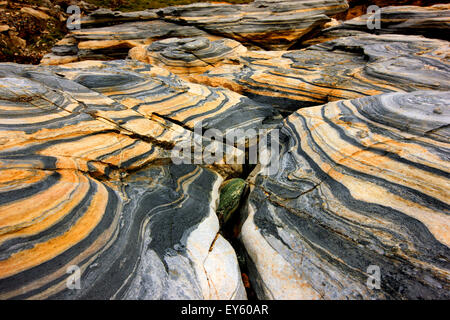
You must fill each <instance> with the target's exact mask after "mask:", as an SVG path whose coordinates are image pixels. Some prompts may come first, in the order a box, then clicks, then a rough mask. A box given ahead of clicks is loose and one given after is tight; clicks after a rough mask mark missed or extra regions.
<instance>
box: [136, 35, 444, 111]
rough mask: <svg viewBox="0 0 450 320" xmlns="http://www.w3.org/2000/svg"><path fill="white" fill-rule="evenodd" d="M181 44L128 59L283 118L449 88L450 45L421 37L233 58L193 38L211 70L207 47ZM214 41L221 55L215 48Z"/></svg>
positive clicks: (343, 41)
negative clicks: (341, 103)
mask: <svg viewBox="0 0 450 320" xmlns="http://www.w3.org/2000/svg"><path fill="white" fill-rule="evenodd" d="M180 41H181V42H183V41H187V40H176V39H174V40H170V41H169V40H166V41H163V43H162V44H160V43H161V42H155V43H154V44H153V45H151V46H144V47H140V48H134V49H133V51H132V52H131V57H132V58H135V59H139V60H142V61H149V62H151V63H154V64H157V65H159V66H161V67H165V68H167V69H169V70H171V71H173V72H176V73H177V74H179V75H180V76H182V77H183V78H185V79H186V80H188V81H191V82H196V83H202V84H207V85H211V86H217V87H225V88H229V89H231V90H233V91H236V92H238V93H240V94H243V95H246V96H248V97H250V98H251V99H252V100H255V101H259V102H262V103H270V104H272V105H273V106H274V107H276V108H277V109H278V110H279V111H280V112H282V113H284V114H290V113H292V112H294V111H295V110H297V109H299V108H301V107H309V106H314V105H319V104H322V103H326V102H329V101H336V100H344V99H354V98H358V97H361V96H371V95H376V94H381V93H384V92H393V91H413V90H423V89H433V90H448V89H449V88H450V78H449V76H448V70H449V66H448V62H447V60H446V56H447V55H448V52H449V46H448V42H447V41H443V40H435V39H427V38H424V37H422V36H406V35H379V36H377V35H369V34H367V35H360V36H351V37H344V38H339V39H335V40H331V41H328V42H325V43H322V44H318V45H314V46H311V47H309V48H307V49H304V50H291V51H251V50H247V51H245V50H240V49H239V51H232V50H231V49H229V50H230V52H231V53H230V55H229V56H227V55H222V54H220V53H221V52H222V51H226V50H227V48H229V47H230V46H231V45H228V46H227V45H225V44H224V43H223V42H220V41H215V42H208V41H207V40H206V39H204V38H195V40H192V41H195V42H201V41H202V42H203V43H208V46H207V48H208V49H206V51H205V53H207V54H209V55H210V57H209V58H210V59H211V60H210V61H211V63H212V64H213V66H207V63H205V61H207V60H204V59H200V58H199V57H201V56H199V57H196V56H197V54H201V53H202V50H203V49H198V50H195V51H191V52H186V51H185V50H183V49H182V47H183V44H180ZM214 43H217V45H216V46H215V47H216V50H212V49H213V48H214ZM219 44H221V45H219ZM232 47H234V46H232ZM159 48H162V51H161V50H159ZM210 48H211V50H210ZM238 48H239V47H238ZM152 50H154V51H152ZM197 51H198V53H197ZM164 54H165V56H164V58H162V57H161V56H162V55H164ZM192 66H198V68H195V67H192Z"/></svg>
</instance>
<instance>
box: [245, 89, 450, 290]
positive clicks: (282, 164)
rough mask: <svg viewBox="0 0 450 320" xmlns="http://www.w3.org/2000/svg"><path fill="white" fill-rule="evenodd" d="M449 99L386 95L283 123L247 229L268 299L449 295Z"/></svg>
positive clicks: (260, 172) (255, 277)
mask: <svg viewBox="0 0 450 320" xmlns="http://www.w3.org/2000/svg"><path fill="white" fill-rule="evenodd" d="M449 99H450V92H449V91H445V92H438V91H415V92H412V93H388V94H383V95H377V96H373V97H365V98H359V99H354V100H348V101H338V102H331V103H328V104H326V105H323V106H317V107H311V108H305V109H300V110H298V111H297V112H296V113H294V114H292V115H291V116H289V117H288V118H287V119H286V120H285V122H284V125H283V127H282V129H281V139H280V142H281V150H282V151H281V156H280V157H279V162H278V167H277V168H278V169H277V171H276V172H275V173H274V174H273V175H269V174H267V173H265V171H264V170H265V169H267V167H265V166H261V167H260V168H259V169H257V170H256V172H254V173H253V174H252V179H251V181H249V183H250V184H251V185H252V191H251V193H250V196H249V200H248V203H247V210H246V214H247V215H248V217H247V220H246V222H245V223H244V225H243V227H242V231H241V240H242V242H243V244H244V246H245V248H246V250H247V252H248V255H249V256H250V258H251V263H250V267H249V269H250V270H253V273H251V274H250V279H251V280H252V281H253V283H254V284H255V286H254V287H255V288H257V294H258V297H260V298H270V299H282V298H285V299H448V298H449V282H448V274H449V271H450V263H449V256H450V248H449V245H450V238H449V234H450V233H449V229H450V218H449V209H450V203H449V201H448V200H449V199H450V197H449V188H448V186H449V185H450V181H449V179H448V177H449V167H448V157H449V153H448V150H449V144H448V142H449V137H450V131H449V123H450V104H449ZM276 165H277V163H271V164H270V166H272V168H273V167H274V166H276ZM378 271H379V273H378ZM378 275H379V278H377V276H378ZM377 279H378V280H379V282H378V283H377ZM378 284H379V287H378V288H377V285H378Z"/></svg>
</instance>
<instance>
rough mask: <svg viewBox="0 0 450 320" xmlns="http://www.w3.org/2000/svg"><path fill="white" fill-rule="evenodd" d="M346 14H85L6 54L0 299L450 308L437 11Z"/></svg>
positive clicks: (332, 10) (1, 70)
mask: <svg viewBox="0 0 450 320" xmlns="http://www.w3.org/2000/svg"><path fill="white" fill-rule="evenodd" d="M346 7H347V4H346V1H338V0H325V1H324V0H308V1H297V0H293V1H279V0H271V1H255V2H253V3H251V4H248V5H227V4H223V3H214V4H195V5H189V6H179V7H169V8H164V9H158V10H146V11H141V12H131V13H122V12H113V11H111V10H105V9H101V10H97V11H96V12H94V13H93V14H91V15H89V16H87V17H85V18H84V19H83V20H82V25H81V30H75V31H73V32H71V33H70V34H69V35H68V36H67V37H66V38H65V39H63V41H61V42H60V43H59V44H58V45H57V46H56V47H55V48H54V49H53V54H52V55H49V56H48V57H47V58H46V59H44V61H43V63H44V64H53V65H52V66H25V65H17V64H0V298H4V299H14V298H19V299H21V298H22V299H23V298H30V299H41V298H51V299H80V298H87V299H245V298H246V296H247V294H248V293H249V294H250V295H249V297H254V292H256V295H257V297H258V298H260V299H419V298H420V299H422V298H425V299H448V298H449V296H448V292H449V288H450V285H449V283H450V282H449V279H450V278H449V275H450V273H449V271H450V264H449V253H450V252H449V241H450V239H449V238H448V235H449V226H450V220H449V218H448V215H449V202H448V199H449V198H450V197H449V193H450V192H449V190H450V183H449V180H448V176H449V171H450V169H449V165H448V160H449V154H448V150H449V145H448V142H449V135H450V132H449V122H450V113H449V112H450V111H449V108H450V104H449V99H450V76H449V74H450V73H449V66H448V57H449V42H448V41H447V40H448V39H447V38H446V36H445V35H444V31H445V30H446V28H447V27H448V19H449V17H448V6H446V5H440V6H435V7H430V8H417V7H395V8H394V7H392V8H385V9H383V14H382V17H383V19H382V21H381V22H382V25H383V23H384V26H385V28H386V29H382V31H380V32H377V31H370V30H366V29H365V27H364V26H366V27H367V21H368V20H370V18H371V17H369V16H366V17H360V18H358V19H355V20H349V21H347V22H343V23H341V22H336V21H332V22H331V23H328V22H330V18H329V16H332V15H335V14H336V13H338V12H342V11H344V10H345V8H346ZM419 24H421V27H420V28H419V27H418V25H419ZM330 25H334V27H332V28H328V27H329V26H330ZM323 28H326V29H325V30H323V31H322V32H321V33H319V34H318V33H317V31H320V30H322V29H323ZM416 29H417V33H418V34H420V35H411V34H410V33H411V32H412V30H416ZM371 33H376V34H371ZM314 35H315V36H314ZM311 37H314V38H311ZM309 44H314V45H311V46H308V47H306V48H304V49H301V50H300V49H293V48H301V47H303V46H307V45H309ZM263 49H265V50H263ZM288 49H289V50H288ZM125 57H128V58H129V59H126V60H113V59H117V58H120V59H122V58H125ZM93 59H96V60H93ZM98 59H100V60H108V61H100V60H98ZM78 60H89V61H78ZM69 62H70V63H69ZM282 116H285V119H284V120H283V117H282ZM228 134H230V135H231V136H232V137H233V138H236V140H234V139H228ZM261 134H262V136H261ZM277 135H279V139H276V140H273V139H266V138H268V137H276V136H277ZM224 138H227V139H224ZM267 142H269V146H270V147H271V151H272V152H269V151H270V150H264V149H260V147H261V144H265V143H267ZM256 147H259V148H258V150H256ZM255 150H256V151H257V152H256V153H255V154H254V153H253V151H255ZM276 151H279V154H278V153H277V152H276ZM255 155H257V157H256V158H257V159H256V160H257V161H258V164H257V166H256V169H254V170H253V164H254V162H252V161H253V160H254V159H253V160H252V158H253V156H255ZM230 159H232V160H239V161H240V162H239V161H238V162H237V163H236V162H230ZM267 159H270V160H271V162H267ZM250 171H251V174H250V176H248V174H249V173H250ZM247 176H248V177H247ZM249 187H250V195H248V189H249ZM219 197H220V201H219ZM239 220H240V221H239ZM225 237H227V238H226V239H225ZM230 243H231V244H232V245H233V246H232V245H230ZM377 270H379V275H380V279H379V280H380V281H379V284H380V287H379V288H378V287H377V286H376V281H375V282H373V281H374V278H372V277H371V276H372V275H373V274H372V272H373V271H375V276H376V271H377ZM241 271H242V272H245V273H248V276H249V278H250V281H251V286H252V288H251V290H248V289H249V285H248V281H246V279H247V276H246V275H243V276H242V278H243V279H244V281H242V278H241ZM71 272H75V273H73V274H71ZM77 274H79V275H80V281H79V283H77V281H76V277H75V276H76V275H77ZM74 277H75V278H74ZM74 279H75V281H73V280H74ZM72 281H73V282H72ZM78 284H79V285H80V289H76V286H77V285H78ZM244 284H245V286H246V289H247V290H248V291H247V292H246V290H245V289H244ZM374 284H375V288H374V287H373V285H374Z"/></svg>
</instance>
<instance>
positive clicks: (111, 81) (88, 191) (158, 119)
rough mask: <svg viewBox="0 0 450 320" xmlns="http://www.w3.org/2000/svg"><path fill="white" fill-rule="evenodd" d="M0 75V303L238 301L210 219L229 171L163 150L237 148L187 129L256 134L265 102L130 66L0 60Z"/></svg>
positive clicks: (235, 170) (265, 119) (233, 170)
mask: <svg viewBox="0 0 450 320" xmlns="http://www.w3.org/2000/svg"><path fill="white" fill-rule="evenodd" d="M0 81H1V85H0V141H1V144H0V213H1V214H0V297H1V298H2V299H10V298H19V299H23V298H31V299H41V298H51V299H78V298H88V299H91V298H92V299H110V298H111V299H127V298H130V299H243V298H245V297H246V294H245V290H244V287H243V285H242V279H241V275H240V271H239V267H238V263H237V259H236V254H235V252H234V250H233V248H232V247H231V246H230V244H229V243H228V242H227V241H226V240H225V239H224V238H223V237H222V236H220V235H219V233H218V232H219V221H218V218H217V216H216V207H217V205H218V198H219V186H220V184H221V182H222V180H223V177H227V176H229V175H231V176H233V175H237V174H239V173H240V172H241V170H242V166H241V165H229V164H227V163H225V162H224V160H221V159H219V161H218V162H217V163H214V164H212V165H211V166H207V165H206V164H205V165H202V166H199V165H191V164H181V165H173V164H171V162H172V160H173V158H172V150H173V148H174V146H176V145H177V144H179V143H185V142H192V143H194V144H197V143H201V144H200V148H205V149H206V148H209V149H211V150H218V149H222V150H224V151H225V155H228V154H231V155H232V156H239V155H240V153H242V152H243V151H242V150H238V149H236V148H234V147H233V145H227V146H224V145H223V143H222V142H220V141H216V140H213V139H211V138H210V137H208V136H207V135H205V136H203V132H202V131H200V132H199V133H196V132H195V130H194V127H195V124H197V123H198V122H200V121H204V123H205V125H206V126H207V128H211V129H217V130H219V129H220V130H221V131H223V132H227V131H233V130H237V129H246V128H248V127H252V128H261V129H263V128H266V130H267V129H270V128H273V126H275V125H276V124H277V122H278V121H279V120H280V118H279V115H278V114H277V112H276V111H274V110H273V109H272V108H270V107H268V106H262V105H259V104H257V103H255V102H252V101H251V100H249V99H248V98H245V97H242V96H239V95H238V94H236V93H234V92H232V91H229V90H226V89H221V88H209V87H206V86H202V85H198V84H189V83H186V82H184V81H183V80H181V79H179V78H178V77H177V76H175V75H173V74H171V73H170V72H168V71H167V70H163V69H160V68H157V67H152V66H150V65H147V64H143V63H139V62H136V61H123V60H122V61H112V62H99V61H86V62H80V63H75V64H69V65H64V66H61V67H52V68H49V67H36V66H22V65H17V64H0ZM242 111H245V114H242ZM194 148H195V147H194ZM200 150H202V149H200ZM207 167H209V168H210V169H208V168H207ZM211 169H212V170H211ZM221 175H223V176H221ZM72 265H77V266H78V267H79V268H80V272H81V288H82V289H81V290H69V289H68V288H67V286H66V283H67V281H68V277H69V276H70V274H69V273H67V272H68V270H71V269H70V267H71V266H72ZM68 268H69V269H68Z"/></svg>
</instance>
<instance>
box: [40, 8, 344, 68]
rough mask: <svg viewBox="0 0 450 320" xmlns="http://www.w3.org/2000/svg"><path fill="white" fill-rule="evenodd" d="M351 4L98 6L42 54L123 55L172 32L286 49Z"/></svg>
mask: <svg viewBox="0 0 450 320" xmlns="http://www.w3.org/2000/svg"><path fill="white" fill-rule="evenodd" d="M347 8H348V5H347V2H346V1H345V0H310V1H298V0H296V1H292V0H290V1H289V0H286V1H278V0H277V1H274V0H257V1H255V2H252V3H250V4H243V5H230V4H226V3H196V4H191V5H185V6H174V7H167V8H163V9H155V10H146V11H141V12H132V13H122V12H114V11H111V10H106V9H100V10H98V11H95V12H93V13H92V14H91V15H89V16H88V17H85V18H83V20H82V22H81V29H80V30H74V31H73V32H71V33H70V34H69V35H68V36H67V37H66V38H65V39H63V40H62V41H61V42H60V43H59V44H57V46H55V47H54V48H53V52H52V53H51V54H49V55H47V56H46V57H44V59H43V61H42V62H43V63H45V64H60V63H68V62H73V61H77V60H85V59H118V58H124V57H126V55H127V52H128V50H129V49H130V48H133V47H135V46H136V45H139V44H150V43H152V42H153V41H156V40H161V39H166V38H171V37H181V38H185V37H193V36H204V37H208V38H210V39H218V38H222V37H225V38H231V39H235V40H238V41H239V42H241V43H242V44H244V45H245V46H249V47H255V48H263V49H266V50H267V49H270V50H276V49H287V48H289V47H290V46H292V45H293V44H294V43H296V42H297V41H298V39H300V38H301V37H303V36H305V35H307V34H309V33H311V32H313V31H314V32H315V31H316V30H317V29H321V28H322V27H323V25H324V24H325V23H327V22H329V21H330V20H331V19H330V18H329V15H333V14H336V13H339V12H343V11H345V10H346V9H347Z"/></svg>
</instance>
